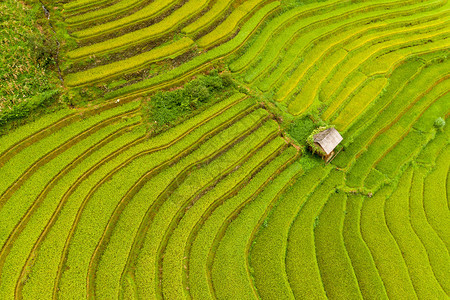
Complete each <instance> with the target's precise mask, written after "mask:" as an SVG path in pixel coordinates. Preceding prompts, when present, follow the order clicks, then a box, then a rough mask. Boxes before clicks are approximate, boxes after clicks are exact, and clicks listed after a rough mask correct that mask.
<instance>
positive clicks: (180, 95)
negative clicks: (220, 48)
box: [147, 70, 233, 130]
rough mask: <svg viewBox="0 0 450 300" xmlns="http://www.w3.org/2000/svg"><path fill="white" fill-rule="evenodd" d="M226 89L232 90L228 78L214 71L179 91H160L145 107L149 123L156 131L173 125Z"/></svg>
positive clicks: (231, 83)
mask: <svg viewBox="0 0 450 300" xmlns="http://www.w3.org/2000/svg"><path fill="white" fill-rule="evenodd" d="M228 88H233V82H232V81H231V80H230V78H228V77H227V76H222V75H219V74H218V72H217V70H214V71H213V72H212V73H211V74H210V75H207V76H200V77H199V78H197V79H194V80H192V81H190V82H188V83H187V84H186V85H185V86H184V87H183V88H181V89H177V90H174V91H169V92H161V91H160V92H158V93H157V94H155V95H154V96H153V97H152V98H151V100H150V102H149V104H148V107H147V109H148V111H149V115H150V116H149V120H150V123H151V125H152V126H153V127H154V128H155V129H156V130H161V129H163V128H167V127H168V126H170V125H174V124H175V123H176V121H178V120H179V119H180V118H182V117H183V116H187V115H189V114H190V113H192V112H194V111H195V110H197V109H199V108H200V107H202V106H203V105H205V104H206V103H208V102H212V101H214V99H215V98H217V97H218V96H219V93H220V92H223V91H225V90H226V89H228Z"/></svg>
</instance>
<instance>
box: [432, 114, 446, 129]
mask: <svg viewBox="0 0 450 300" xmlns="http://www.w3.org/2000/svg"><path fill="white" fill-rule="evenodd" d="M444 126H445V120H444V119H443V118H441V117H439V118H437V119H436V120H435V121H434V127H436V128H438V129H442V128H444Z"/></svg>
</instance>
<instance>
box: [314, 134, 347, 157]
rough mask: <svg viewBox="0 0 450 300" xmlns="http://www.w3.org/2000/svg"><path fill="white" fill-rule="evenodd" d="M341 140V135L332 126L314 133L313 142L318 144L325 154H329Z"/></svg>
mask: <svg viewBox="0 0 450 300" xmlns="http://www.w3.org/2000/svg"><path fill="white" fill-rule="evenodd" d="M341 141H342V136H341V135H340V134H339V132H338V131H337V130H336V129H334V128H332V127H331V128H328V129H325V130H324V131H321V132H319V133H318V134H315V135H314V143H317V144H319V145H320V147H322V149H323V150H324V151H325V153H326V154H327V155H328V154H330V153H331V151H333V150H334V148H336V146H337V145H339V143H340V142H341Z"/></svg>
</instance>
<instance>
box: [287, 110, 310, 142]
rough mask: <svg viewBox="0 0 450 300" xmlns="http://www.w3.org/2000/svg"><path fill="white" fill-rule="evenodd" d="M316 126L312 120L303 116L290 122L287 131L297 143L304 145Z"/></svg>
mask: <svg viewBox="0 0 450 300" xmlns="http://www.w3.org/2000/svg"><path fill="white" fill-rule="evenodd" d="M316 127H317V126H316V124H314V121H313V120H312V119H311V118H310V117H308V116H305V117H303V118H300V119H296V120H295V121H294V122H292V123H291V125H290V126H289V128H288V130H287V132H288V133H289V135H290V136H291V137H292V138H293V139H295V140H296V141H297V143H299V144H300V145H306V139H307V138H308V136H309V135H310V134H311V132H312V131H313V130H314V129H315V128H316Z"/></svg>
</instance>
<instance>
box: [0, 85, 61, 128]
mask: <svg viewBox="0 0 450 300" xmlns="http://www.w3.org/2000/svg"><path fill="white" fill-rule="evenodd" d="M58 96H59V92H58V91H56V90H49V91H45V92H42V93H40V94H37V95H36V96H34V97H32V98H30V99H28V101H23V102H20V103H19V104H16V105H14V106H13V107H12V108H11V109H6V110H4V111H2V112H1V113H0V127H2V126H4V125H5V124H6V123H8V122H9V121H15V120H18V119H22V118H25V117H27V116H28V115H29V114H30V113H31V112H33V111H35V110H36V109H38V108H43V107H46V106H48V105H49V104H51V103H53V102H54V101H55V99H56V98H58Z"/></svg>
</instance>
